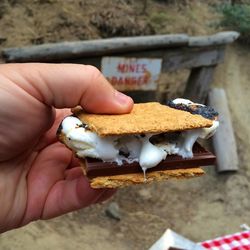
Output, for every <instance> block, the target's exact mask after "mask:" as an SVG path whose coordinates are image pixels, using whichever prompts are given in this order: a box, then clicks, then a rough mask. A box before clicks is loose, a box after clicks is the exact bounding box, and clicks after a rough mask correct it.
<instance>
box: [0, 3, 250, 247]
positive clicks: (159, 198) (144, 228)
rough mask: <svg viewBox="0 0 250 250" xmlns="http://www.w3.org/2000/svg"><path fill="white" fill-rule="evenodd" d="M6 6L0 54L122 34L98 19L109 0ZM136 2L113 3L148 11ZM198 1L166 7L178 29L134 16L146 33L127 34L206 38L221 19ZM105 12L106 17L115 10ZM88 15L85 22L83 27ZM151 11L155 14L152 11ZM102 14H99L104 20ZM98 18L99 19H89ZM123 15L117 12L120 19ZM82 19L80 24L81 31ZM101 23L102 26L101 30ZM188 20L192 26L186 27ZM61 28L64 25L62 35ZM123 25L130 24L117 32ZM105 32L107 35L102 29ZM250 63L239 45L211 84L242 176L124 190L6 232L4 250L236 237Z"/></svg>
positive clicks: (249, 185) (249, 205)
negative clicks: (220, 96) (223, 98)
mask: <svg viewBox="0 0 250 250" xmlns="http://www.w3.org/2000/svg"><path fill="white" fill-rule="evenodd" d="M3 2H4V3H5V5H4V6H5V7H4V8H5V10H6V12H5V14H1V13H0V38H1V37H4V38H6V39H7V40H5V41H2V44H1V48H3V47H11V46H23V45H28V44H31V43H40V42H54V41H61V40H75V39H76V40H79V39H89V38H100V37H105V36H112V35H114V36H116V35H117V34H116V33H115V32H113V31H112V29H111V30H110V29H109V28H110V27H113V26H112V25H114V23H112V22H111V23H110V24H109V23H108V22H106V23H105V25H106V26H105V25H104V24H103V23H102V22H101V21H100V20H101V18H100V16H102V15H104V14H100V13H101V8H103V6H104V5H105V4H106V7H107V6H108V1H102V3H100V5H101V6H99V8H97V7H94V6H95V4H96V3H97V2H98V1H92V2H91V1H75V2H74V4H73V1H70V0H68V1H63V3H62V2H60V1H51V0H46V1H38V0H37V1H33V2H32V3H30V2H29V1H23V2H24V3H25V4H20V2H21V1H17V0H16V1H15V0H12V1H3ZM76 2H77V4H76ZM90 2H91V3H90ZM131 2H132V1H125V0H124V1H115V4H114V5H116V7H117V11H118V12H119V11H120V13H123V12H127V13H131V15H132V13H138V10H139V9H142V7H143V4H142V3H143V1H138V2H137V4H135V6H132V7H131V5H132V4H131ZM29 3H30V4H29ZM56 3H57V5H56ZM59 3H61V6H59ZM80 3H81V4H80ZM152 3H153V2H152V1H149V5H150V6H149V7H150V12H152V11H153V12H154V13H155V12H157V11H156V10H157V9H158V8H163V7H164V8H166V6H165V5H162V4H160V3H156V4H154V5H153V4H152ZM193 3H194V5H193V7H191V6H187V7H186V10H184V9H183V8H181V7H180V6H177V5H171V6H169V7H168V9H165V11H168V12H167V13H169V15H167V17H168V20H169V22H170V23H171V22H174V23H175V24H173V25H170V27H168V28H164V27H163V28H162V29H161V27H160V26H161V25H160V24H159V23H158V24H157V25H158V26H157V25H156V24H155V23H154V25H152V24H150V22H149V21H148V19H147V18H148V15H149V14H141V15H140V16H138V15H135V16H133V15H132V16H131V18H129V20H130V21H129V22H131V27H134V26H133V22H135V20H136V18H138V19H140V22H141V24H140V25H141V27H142V28H141V31H140V32H141V33H140V32H139V31H138V30H136V31H133V32H134V33H133V32H132V31H130V32H132V33H131V34H127V33H125V34H122V35H133V34H137V32H139V34H147V32H149V33H159V29H160V30H162V33H166V32H172V33H177V32H186V33H188V34H207V33H211V32H213V31H215V30H214V28H211V27H210V26H209V25H207V22H209V23H211V22H212V21H213V19H214V17H215V16H214V13H213V11H211V9H210V7H208V6H207V5H205V4H204V3H203V2H202V1H200V2H199V1H194V2H193ZM1 4H2V2H1ZM114 5H113V7H114ZM38 6H40V9H38ZM121 6H122V8H121ZM55 7H57V9H55ZM118 7H119V8H118ZM147 7H148V6H147ZM149 7H148V8H149ZM105 10H106V11H105V13H106V12H108V10H109V9H108V8H106V9H105ZM201 10H203V11H201ZM83 11H84V13H85V14H84V15H86V17H84V20H83V21H82V19H81V15H82V12H83ZM147 12H149V10H148V9H147ZM96 13H99V16H98V18H96ZM171 13H172V15H171ZM176 13H179V14H180V13H181V14H180V18H179V19H180V20H179V24H176V20H174V16H175V14H176ZM197 13H199V15H198V14H197ZM45 14H46V16H45ZM151 14H152V13H151ZM23 15H24V18H23V19H22V21H20V20H19V18H20V17H21V16H23ZM110 15H111V16H112V14H110ZM114 15H115V14H114ZM93 16H94V17H95V18H94V20H95V21H93V20H92V21H90V19H91V18H93ZM118 16H119V14H117V16H116V17H115V18H118ZM45 17H46V20H49V21H50V24H49V21H48V22H46V21H45V23H43V22H42V21H41V20H44V19H45ZM151 18H152V17H151ZM185 18H186V19H185ZM199 18H200V19H199ZM202 18H205V19H206V23H204V21H203V23H199V24H197V20H203V19H202ZM79 20H81V21H82V25H81V22H80V21H79ZM96 20H99V21H98V23H99V24H98V25H97V24H96V22H97V21H96ZM102 20H113V19H112V18H110V19H105V18H104V19H102ZM184 20H189V21H190V22H189V23H188V22H187V21H185V22H184ZM151 21H152V20H151ZM101 23H102V25H101ZM107 23H108V24H107ZM7 24H8V25H7ZM116 24H117V23H116ZM149 24H150V25H149ZM55 25H58V26H57V27H58V28H57V29H55V27H56V26H55ZM122 25H124V24H121V25H120V26H119V27H121V26H122ZM126 25H128V23H126ZM151 25H152V26H153V27H149V28H148V30H147V29H144V28H143V27H146V26H147V27H148V26H151ZM104 26H105V28H104V31H105V32H106V33H105V32H103V31H102V29H103V27H104ZM172 26H174V27H172ZM100 27H102V28H100ZM107 27H109V28H107ZM36 28H37V29H36ZM116 30H119V29H116ZM123 30H124V29H120V32H121V33H122V32H125V31H123ZM131 30H133V29H131ZM112 32H113V33H112ZM126 32H127V31H126ZM107 33H108V34H107ZM110 33H111V34H110ZM114 33H115V34H114ZM249 61H250V48H249V47H242V46H240V45H238V44H235V45H233V46H230V47H228V49H227V51H226V57H225V63H224V64H223V65H220V66H219V67H218V68H217V71H216V74H215V78H214V83H213V85H214V86H216V87H222V88H224V89H225V91H226V93H227V96H228V100H229V108H230V110H231V115H232V121H233V126H234V129H235V135H236V139H237V145H238V154H239V160H240V170H239V172H238V173H235V174H232V173H231V174H220V175H219V174H217V173H216V170H215V168H214V167H213V166H211V167H207V168H206V169H207V174H206V175H205V176H204V177H200V178H196V179H192V180H183V181H167V182H162V183H154V184H151V185H143V186H136V187H129V188H124V189H121V190H119V191H118V192H117V193H116V195H115V196H114V197H113V198H112V199H111V200H109V201H108V202H105V203H103V204H98V205H95V206H91V207H88V208H86V209H82V210H80V211H77V212H73V213H70V214H67V215H64V216H61V217H59V218H55V219H52V220H49V221H38V222H34V223H31V224H29V225H28V226H26V227H24V228H21V229H17V230H13V231H10V232H7V233H5V234H2V235H1V236H0V249H3V250H11V249H16V250H24V249H25V250H26V249H27V250H29V249H30V250H31V249H38V250H44V249H45V250H46V249H55V250H59V249H60V250H61V249H62V250H63V249H65V250H66V249H86V250H91V249H95V250H101V249H110V250H113V249H124V250H128V249H135V250H137V249H138V250H139V249H140V250H141V249H148V248H149V247H150V246H151V245H152V243H153V242H155V241H156V240H157V239H158V238H159V237H160V236H161V234H162V233H163V232H164V231H165V230H166V229H167V228H171V229H173V230H175V231H176V232H178V233H180V234H182V235H184V236H186V237H189V238H190V239H192V240H194V241H197V242H200V241H203V240H206V239H210V238H214V237H216V236H221V235H224V234H229V233H234V232H238V231H239V230H241V229H240V225H241V224H243V223H246V224H249V225H250V127H249V124H250V115H249V114H250V106H249V104H248V101H249V98H250V85H249V82H250V71H249ZM177 79H178V78H177ZM225 153H226V152H225ZM111 202H116V203H117V204H118V205H119V207H120V214H121V215H120V216H121V219H120V220H115V219H112V218H109V217H108V216H107V215H106V214H105V209H106V208H107V207H108V206H109V204H110V203H111Z"/></svg>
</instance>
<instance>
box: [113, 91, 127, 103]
mask: <svg viewBox="0 0 250 250" xmlns="http://www.w3.org/2000/svg"><path fill="white" fill-rule="evenodd" d="M115 98H116V100H117V101H118V102H119V103H120V104H128V102H129V101H130V97H128V96H127V95H125V94H123V93H121V92H119V91H116V93H115Z"/></svg>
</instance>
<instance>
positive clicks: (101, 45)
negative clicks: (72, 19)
mask: <svg viewBox="0 0 250 250" xmlns="http://www.w3.org/2000/svg"><path fill="white" fill-rule="evenodd" d="M187 44H188V36H187V35H186V34H173V35H154V36H138V37H122V38H109V39H99V40H89V41H77V42H63V43H54V44H52V43H51V44H42V45H37V46H30V47H23V48H7V49H4V50H3V51H2V54H3V57H4V58H5V60H6V62H27V61H28V62H34V61H35V62H38V61H39V62H44V61H50V60H53V61H54V60H57V61H59V60H65V59H67V58H79V57H88V56H102V55H107V54H109V55H111V54H113V53H123V52H127V51H141V50H149V49H156V48H168V47H180V46H185V45H187Z"/></svg>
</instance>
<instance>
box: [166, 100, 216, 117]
mask: <svg viewBox="0 0 250 250" xmlns="http://www.w3.org/2000/svg"><path fill="white" fill-rule="evenodd" d="M166 105H167V106H169V107H171V108H174V109H179V110H183V111H187V112H189V113H191V114H194V115H201V116H203V117H204V118H207V119H210V120H216V117H217V116H218V115H219V113H218V112H216V111H215V110H214V109H213V108H212V107H209V106H205V105H201V104H197V103H192V104H184V103H174V102H173V101H172V100H169V101H167V103H166Z"/></svg>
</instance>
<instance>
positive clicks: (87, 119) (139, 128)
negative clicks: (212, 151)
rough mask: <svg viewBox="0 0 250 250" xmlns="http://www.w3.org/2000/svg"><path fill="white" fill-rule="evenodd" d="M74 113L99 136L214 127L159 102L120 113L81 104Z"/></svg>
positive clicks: (202, 118) (198, 117) (185, 112)
mask: <svg viewBox="0 0 250 250" xmlns="http://www.w3.org/2000/svg"><path fill="white" fill-rule="evenodd" d="M73 113H74V114H75V115H76V116H77V117H78V118H79V119H80V120H81V121H82V122H83V123H85V124H87V125H88V127H89V129H90V130H92V131H94V132H96V133H97V134H98V135H99V136H108V135H126V134H141V133H163V132H174V131H182V130H188V129H195V128H204V127H211V126H212V124H213V121H212V120H209V119H206V118H204V117H202V116H201V115H193V114H191V113H189V112H187V111H182V110H177V109H174V108H170V107H168V106H165V105H162V104H160V103H157V102H148V103H138V104H134V107H133V109H132V111H131V112H130V113H128V114H121V115H117V114H115V115H106V114H105V115H103V114H89V113H86V112H85V111H84V110H82V109H80V108H75V109H73Z"/></svg>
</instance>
